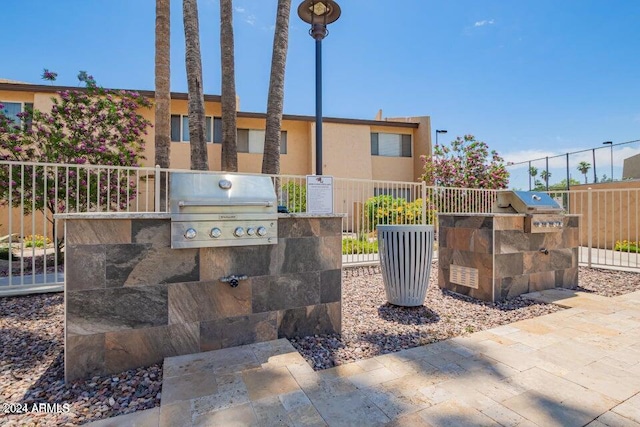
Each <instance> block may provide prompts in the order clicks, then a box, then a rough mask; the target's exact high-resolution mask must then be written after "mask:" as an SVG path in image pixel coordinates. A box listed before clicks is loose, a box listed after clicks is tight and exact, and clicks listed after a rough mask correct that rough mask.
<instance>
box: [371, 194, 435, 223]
mask: <svg viewBox="0 0 640 427" xmlns="http://www.w3.org/2000/svg"><path fill="white" fill-rule="evenodd" d="M364 211H365V228H366V230H365V231H374V230H375V229H376V227H377V226H378V224H422V199H416V200H415V201H413V202H407V201H406V200H405V199H403V198H402V197H397V198H394V197H393V196H388V195H382V196H376V197H372V198H370V199H368V200H367V201H366V202H365V204H364ZM435 217H436V210H435V208H434V207H433V206H432V205H431V204H430V203H427V218H426V223H427V224H433V223H434V222H435Z"/></svg>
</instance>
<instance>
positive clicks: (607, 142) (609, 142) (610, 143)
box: [603, 141, 613, 181]
mask: <svg viewBox="0 0 640 427" xmlns="http://www.w3.org/2000/svg"><path fill="white" fill-rule="evenodd" d="M603 144H604V145H607V144H608V145H610V146H611V181H613V141H605V142H603Z"/></svg>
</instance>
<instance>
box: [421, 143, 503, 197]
mask: <svg viewBox="0 0 640 427" xmlns="http://www.w3.org/2000/svg"><path fill="white" fill-rule="evenodd" d="M421 158H422V162H423V164H424V174H423V175H422V177H421V179H422V180H423V181H425V182H426V183H427V184H428V185H436V186H439V187H455V188H492V189H500V188H507V184H508V183H509V172H507V169H506V167H505V165H504V159H503V158H502V157H500V156H499V155H498V153H497V152H496V151H495V150H492V151H491V152H490V151H489V146H488V145H487V144H486V143H485V142H482V141H477V140H476V138H475V137H474V136H473V135H465V136H464V137H457V138H456V139H455V140H454V141H452V142H451V146H450V147H447V146H444V145H436V146H435V147H434V150H433V155H432V156H429V157H427V156H422V157H421Z"/></svg>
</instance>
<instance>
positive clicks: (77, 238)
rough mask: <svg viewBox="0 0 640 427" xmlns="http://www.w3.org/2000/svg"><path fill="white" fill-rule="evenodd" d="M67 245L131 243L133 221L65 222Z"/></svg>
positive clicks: (91, 220)
mask: <svg viewBox="0 0 640 427" xmlns="http://www.w3.org/2000/svg"><path fill="white" fill-rule="evenodd" d="M65 227H66V232H65V235H66V244H67V245H100V244H103V245H112V244H122V243H125V244H126V243H131V220H128V219H113V220H111V219H104V220H95V219H74V220H67V221H65Z"/></svg>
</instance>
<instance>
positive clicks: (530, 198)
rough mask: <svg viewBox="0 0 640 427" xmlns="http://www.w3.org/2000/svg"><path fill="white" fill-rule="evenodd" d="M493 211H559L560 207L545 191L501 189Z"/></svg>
mask: <svg viewBox="0 0 640 427" xmlns="http://www.w3.org/2000/svg"><path fill="white" fill-rule="evenodd" d="M493 211H494V212H497V213H522V214H539V213H561V212H562V207H561V206H560V205H559V204H558V203H557V202H556V201H555V200H553V199H552V198H551V196H549V195H548V194H547V193H543V192H540V191H501V192H499V193H498V194H497V199H496V203H495V204H494V206H493Z"/></svg>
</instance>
